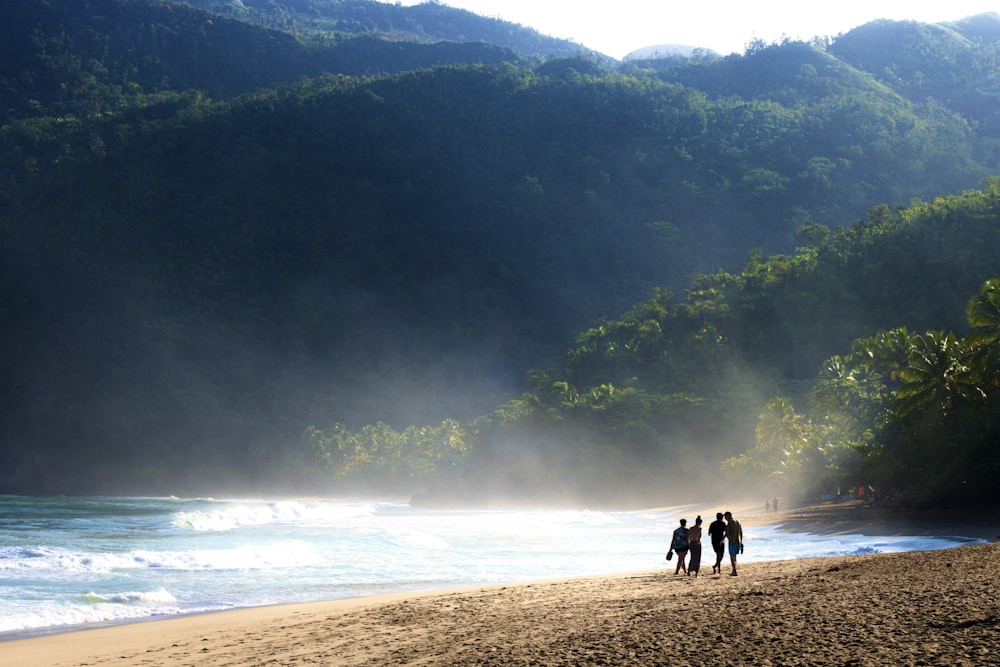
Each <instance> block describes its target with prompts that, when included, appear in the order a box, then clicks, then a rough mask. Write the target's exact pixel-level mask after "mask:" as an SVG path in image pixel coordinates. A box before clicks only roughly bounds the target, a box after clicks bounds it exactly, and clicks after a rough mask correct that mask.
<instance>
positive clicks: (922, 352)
mask: <svg viewBox="0 0 1000 667" xmlns="http://www.w3.org/2000/svg"><path fill="white" fill-rule="evenodd" d="M895 376H896V378H897V379H899V380H901V381H902V385H900V387H899V389H898V390H897V391H896V401H897V413H898V415H899V416H900V417H908V416H910V415H912V414H914V413H915V412H916V411H917V410H926V411H927V412H926V414H928V416H948V415H951V416H952V417H953V418H954V419H955V420H956V425H957V426H958V429H959V432H961V433H962V435H963V436H964V435H965V433H966V430H965V425H964V423H963V421H962V418H961V414H960V410H959V408H960V407H961V405H962V404H966V405H967V404H971V403H974V402H975V401H977V400H980V399H983V398H985V397H986V393H985V392H984V391H983V390H982V388H981V387H980V386H979V383H978V377H977V375H976V373H975V372H974V371H973V369H972V367H971V366H970V364H969V355H968V353H967V350H966V348H965V347H964V346H963V344H962V342H961V341H959V340H958V339H957V338H955V334H953V333H951V332H950V331H948V332H946V331H928V332H927V333H926V334H925V335H923V336H916V337H914V339H913V344H912V346H911V347H910V353H909V355H907V366H906V367H904V368H901V369H899V370H898V371H896V373H895Z"/></svg>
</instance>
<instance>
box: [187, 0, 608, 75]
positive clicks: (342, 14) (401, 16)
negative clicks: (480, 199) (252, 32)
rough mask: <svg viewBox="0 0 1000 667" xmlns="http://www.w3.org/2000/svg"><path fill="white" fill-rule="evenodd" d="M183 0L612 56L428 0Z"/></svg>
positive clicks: (258, 19) (417, 36)
mask: <svg viewBox="0 0 1000 667" xmlns="http://www.w3.org/2000/svg"><path fill="white" fill-rule="evenodd" d="M184 1H185V2H186V3H187V4H190V5H192V6H194V7H199V8H202V9H205V10H208V11H210V12H213V13H217V14H221V15H223V16H228V17H232V18H237V19H241V20H246V21H250V22H253V23H257V24H260V25H263V26H267V27H273V28H277V29H280V30H287V31H290V32H295V33H299V34H312V35H321V36H328V35H334V36H338V37H341V38H342V37H343V36H345V35H347V36H356V35H370V34H379V35H385V36H386V37H389V38H391V39H393V40H396V41H400V40H406V41H416V42H425V43H427V42H442V41H443V42H485V43H487V44H495V45H497V46H501V47H504V48H508V49H510V50H512V51H514V52H516V53H519V54H521V55H522V56H524V57H527V58H551V57H561V58H565V57H572V56H576V55H580V54H581V53H586V54H590V55H592V56H594V57H596V58H598V59H601V60H608V61H610V60H611V59H610V58H608V57H607V56H601V55H600V54H596V53H594V52H593V51H590V50H589V49H586V48H585V46H584V45H581V44H576V43H575V42H571V41H568V40H565V39H556V38H555V37H549V36H547V35H543V34H541V33H539V32H538V31H537V30H535V29H533V28H531V27H529V26H522V25H519V24H516V23H511V22H509V21H504V20H501V19H497V18H490V17H486V16H479V15H478V14H475V13H473V12H469V11H466V10H464V9H456V8H453V7H449V6H447V5H445V4H441V3H439V2H434V1H433V0H428V1H427V2H423V3H421V4H418V5H412V6H403V5H401V4H398V3H390V2H375V1H373V0H298V1H289V2H280V1H275V0H271V1H269V2H240V1H234V0H184Z"/></svg>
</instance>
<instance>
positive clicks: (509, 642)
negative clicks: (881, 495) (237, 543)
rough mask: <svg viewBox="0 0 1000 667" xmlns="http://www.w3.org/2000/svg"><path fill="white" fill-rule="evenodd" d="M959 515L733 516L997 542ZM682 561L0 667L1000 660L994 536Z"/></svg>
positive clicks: (159, 633)
mask: <svg viewBox="0 0 1000 667" xmlns="http://www.w3.org/2000/svg"><path fill="white" fill-rule="evenodd" d="M762 509H763V508H762ZM963 516H964V517H965V519H967V525H965V526H963V525H960V524H956V522H954V521H951V520H949V516H948V515H939V516H935V515H931V514H927V513H922V514H921V515H919V516H913V515H908V514H903V513H899V512H893V511H890V510H881V509H877V508H866V507H862V506H860V505H859V504H857V503H838V504H823V505H814V506H809V507H803V508H792V509H789V510H785V511H782V512H778V513H775V512H771V513H766V514H765V513H763V511H762V512H761V513H760V514H756V515H754V514H750V513H748V514H747V515H746V516H739V515H738V516H737V518H740V519H741V520H742V521H743V523H744V525H745V526H749V525H762V524H765V523H783V524H785V525H787V526H788V527H789V528H792V529H795V530H810V531H811V532H817V533H820V534H824V531H825V533H829V534H834V533H838V532H866V533H870V534H962V535H969V536H977V537H983V538H985V539H989V540H996V539H997V536H998V534H1000V523H998V520H1000V517H998V515H997V513H996V512H995V511H992V510H988V511H987V510H984V511H982V512H977V513H974V514H971V515H969V514H965V515H963ZM709 557H710V556H709V554H706V556H705V559H706V560H708V559H709ZM672 565H673V564H672V563H671V564H670V566H669V567H668V564H667V563H666V562H664V564H663V567H662V568H661V569H658V570H652V571H648V572H636V573H629V574H620V575H611V576H607V575H602V576H593V577H583V578H574V579H567V580H559V581H545V582H532V583H527V584H518V585H504V586H490V587H480V588H469V589H461V590H448V591H437V592H427V593H416V594H414V593H408V594H400V595H385V596H376V597H367V598H358V599H353V600H339V601H330V602H317V603H310V604H300V605H287V606H274V607H263V608H256V609H245V610H237V611H230V612H221V613H213V614H204V615H198V616H187V617H180V618H172V619H168V620H162V621H152V622H143V623H134V624H130V625H122V626H114V627H108V628H98V629H93V630H85V631H79V632H71V633H64V634H59V635H51V636H44V637H37V638H31V639H20V640H13V641H8V642H3V643H0V665H4V667H14V666H18V665H24V666H26V667H43V666H45V665H60V666H70V665H80V666H82V665H88V666H92V665H156V666H161V667H179V666H181V665H211V666H222V665H233V666H237V665H240V666H244V665H470V666H471V665H660V664H668V663H671V662H679V663H682V664H689V665H750V664H753V665H887V664H897V665H994V664H1000V595H998V593H997V589H996V573H997V572H998V571H1000V543H991V544H986V545H979V546H967V547H960V548H956V549H947V550H942V551H923V552H912V553H902V554H878V555H864V556H851V557H836V558H824V559H798V560H788V561H775V562H766V563H748V564H745V565H742V566H741V567H740V571H739V576H737V577H731V576H728V575H727V574H725V572H726V571H727V570H724V574H723V575H713V574H711V562H709V563H708V564H707V565H705V567H704V569H703V571H702V576H700V577H698V578H693V577H685V576H683V575H679V576H675V575H674V574H673V566H672ZM706 572H707V573H708V574H706Z"/></svg>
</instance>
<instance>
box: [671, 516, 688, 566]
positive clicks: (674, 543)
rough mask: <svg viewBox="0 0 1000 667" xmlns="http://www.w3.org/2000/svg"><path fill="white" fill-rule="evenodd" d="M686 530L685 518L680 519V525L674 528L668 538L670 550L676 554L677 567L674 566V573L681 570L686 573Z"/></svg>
mask: <svg viewBox="0 0 1000 667" xmlns="http://www.w3.org/2000/svg"><path fill="white" fill-rule="evenodd" d="M688 532H689V531H688V528H687V519H681V525H680V527H679V528H675V529H674V535H673V537H672V538H671V540H670V550H671V551H673V552H674V553H676V554H677V567H675V568H674V574H677V573H678V572H680V571H681V570H684V574H687V566H686V565H685V564H684V559H685V558H687V553H688Z"/></svg>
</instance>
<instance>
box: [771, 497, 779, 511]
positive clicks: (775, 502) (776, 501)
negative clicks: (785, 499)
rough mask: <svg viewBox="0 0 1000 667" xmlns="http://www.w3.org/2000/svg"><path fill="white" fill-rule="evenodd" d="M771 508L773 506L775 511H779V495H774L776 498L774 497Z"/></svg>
mask: <svg viewBox="0 0 1000 667" xmlns="http://www.w3.org/2000/svg"><path fill="white" fill-rule="evenodd" d="M771 508H772V509H773V510H774V511H775V512H777V511H778V496H775V497H774V499H773V500H772V501H771Z"/></svg>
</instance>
